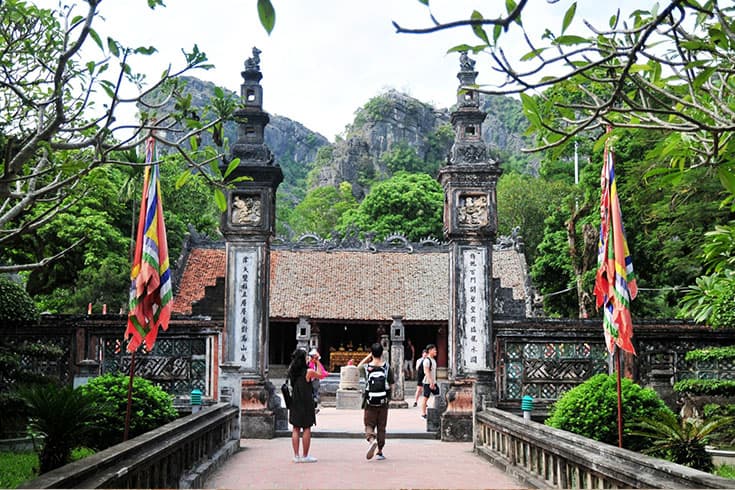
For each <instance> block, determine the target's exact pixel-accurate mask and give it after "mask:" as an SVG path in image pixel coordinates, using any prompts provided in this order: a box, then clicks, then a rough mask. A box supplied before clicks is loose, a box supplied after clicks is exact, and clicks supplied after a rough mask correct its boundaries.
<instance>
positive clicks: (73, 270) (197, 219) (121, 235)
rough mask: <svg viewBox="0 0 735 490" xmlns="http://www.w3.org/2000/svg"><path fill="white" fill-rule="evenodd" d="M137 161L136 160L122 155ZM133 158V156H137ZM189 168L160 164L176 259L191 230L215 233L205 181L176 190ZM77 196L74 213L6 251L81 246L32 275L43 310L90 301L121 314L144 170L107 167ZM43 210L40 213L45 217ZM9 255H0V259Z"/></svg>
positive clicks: (175, 162)
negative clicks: (189, 228) (189, 227)
mask: <svg viewBox="0 0 735 490" xmlns="http://www.w3.org/2000/svg"><path fill="white" fill-rule="evenodd" d="M120 158H121V159H122V158H125V159H126V160H131V159H133V158H131V157H130V156H124V157H123V156H122V155H121V156H120ZM133 160H134V159H133ZM182 171H183V172H185V171H187V170H186V165H185V163H183V161H182V159H181V157H179V156H168V157H165V158H164V161H163V163H162V164H161V195H162V200H163V209H164V211H163V212H164V218H165V222H166V231H167V237H168V244H169V259H170V261H171V263H173V262H175V260H176V259H177V257H178V256H179V254H180V252H181V245H182V243H183V240H184V236H185V234H186V233H187V232H188V225H192V226H193V227H194V228H195V229H196V230H197V231H198V232H200V233H205V234H211V233H214V232H215V230H216V229H217V224H218V219H219V210H218V209H217V207H216V205H215V203H214V201H213V200H212V197H211V189H210V187H209V186H208V184H207V183H206V182H205V181H204V179H203V178H201V177H198V176H196V175H195V176H192V177H191V178H189V179H188V181H187V182H186V185H183V186H182V187H180V188H177V176H178V175H180V174H181V172H182ZM79 186H80V188H84V191H83V194H81V195H80V196H79V197H78V198H77V197H75V198H69V208H68V209H67V210H65V211H60V212H58V213H57V215H56V218H55V219H54V220H52V221H50V222H49V223H47V224H45V225H43V226H41V227H39V228H38V229H36V230H34V231H32V232H29V233H27V234H26V237H25V240H24V242H23V243H22V244H20V245H18V246H16V247H14V248H13V249H8V250H5V251H4V253H6V254H8V256H11V257H20V258H21V260H25V261H35V260H42V258H43V257H47V256H51V255H56V254H59V253H61V251H63V250H64V249H65V248H66V247H69V246H70V245H71V244H73V243H75V242H80V244H79V245H77V246H76V247H73V249H72V250H69V251H67V252H65V253H63V254H62V256H61V257H60V258H59V259H57V260H56V261H54V262H53V263H51V264H49V265H47V266H46V267H43V268H39V269H35V270H33V271H31V272H30V273H29V275H28V289H29V292H30V293H32V294H33V296H34V298H36V300H37V301H38V302H39V304H40V305H41V307H42V309H43V310H44V311H50V312H53V313H75V312H76V313H78V312H80V311H85V309H86V305H87V304H88V303H90V302H91V303H93V304H95V305H98V306H97V308H101V305H102V304H107V305H108V307H109V308H110V310H111V311H115V310H117V309H119V308H121V307H124V306H125V305H126V304H127V300H128V289H129V285H130V267H131V262H132V258H131V255H130V251H131V241H132V240H134V237H135V231H136V227H137V219H138V213H139V209H140V197H141V193H142V191H143V169H142V168H141V167H117V166H104V167H100V168H97V169H95V170H93V171H92V172H90V173H89V174H88V175H87V176H85V177H84V178H83V182H80V183H79ZM44 209H45V208H44V206H42V205H38V206H36V210H35V211H34V212H37V213H41V214H42V213H43V212H44ZM2 255H3V252H0V256H2Z"/></svg>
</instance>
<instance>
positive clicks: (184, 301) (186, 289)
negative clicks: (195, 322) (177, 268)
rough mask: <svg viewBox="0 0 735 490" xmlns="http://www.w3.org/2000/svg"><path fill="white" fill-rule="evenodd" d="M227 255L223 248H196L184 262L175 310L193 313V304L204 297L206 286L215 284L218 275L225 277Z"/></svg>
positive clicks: (175, 311)
mask: <svg viewBox="0 0 735 490" xmlns="http://www.w3.org/2000/svg"><path fill="white" fill-rule="evenodd" d="M226 262H227V255H226V254H225V250H224V249H223V248H220V249H212V248H194V249H192V250H191V251H190V252H189V255H188V257H187V259H186V263H185V264H184V266H183V267H184V270H183V273H182V274H181V279H180V280H179V284H176V285H175V286H178V291H177V292H176V295H175V296H174V305H173V311H174V313H177V314H179V315H191V304H192V303H194V302H195V301H199V300H200V299H202V298H203V297H204V288H206V287H207V286H214V284H215V282H216V281H217V278H218V277H225V263H226Z"/></svg>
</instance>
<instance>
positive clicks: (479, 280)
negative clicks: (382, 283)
mask: <svg viewBox="0 0 735 490" xmlns="http://www.w3.org/2000/svg"><path fill="white" fill-rule="evenodd" d="M474 65H475V61H474V60H472V59H470V58H469V57H468V56H467V53H462V54H461V57H460V72H459V73H458V74H457V77H458V78H459V81H460V87H459V90H458V95H457V106H456V110H455V111H454V112H452V115H451V122H452V126H453V127H454V131H455V140H454V144H453V146H452V149H451V153H450V155H449V159H448V162H447V164H446V165H445V166H444V167H442V168H441V169H440V171H439V182H440V183H441V184H442V187H443V189H444V234H445V236H446V238H447V239H448V240H449V242H450V253H449V257H450V258H449V262H450V272H449V328H448V332H447V343H448V351H449V352H448V360H447V361H448V375H449V381H450V382H449V387H448V391H447V393H446V395H445V396H446V398H447V400H446V401H447V409H446V411H445V412H444V414H442V429H441V435H442V439H444V440H466V441H471V440H472V439H473V436H472V426H473V411H474V410H473V407H474V404H475V403H477V401H476V400H474V391H475V390H474V383H475V382H476V381H477V378H478V372H480V371H483V372H485V371H487V370H492V369H494V364H493V348H492V346H493V343H494V340H495V339H494V335H493V326H492V321H493V311H492V305H493V297H492V296H493V291H492V250H493V248H492V247H493V242H494V241H495V235H496V232H497V205H496V184H497V181H498V178H499V176H500V168H499V166H498V164H497V162H495V161H493V160H492V159H491V158H490V157H489V156H488V154H487V148H486V145H485V143H484V142H483V140H482V123H483V121H484V120H485V117H486V114H485V113H484V112H483V111H481V110H480V94H479V92H477V90H476V89H475V86H476V85H475V84H476V78H477V72H476V71H475V70H474ZM483 379H487V378H486V377H485V376H483Z"/></svg>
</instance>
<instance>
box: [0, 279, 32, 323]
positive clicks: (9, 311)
mask: <svg viewBox="0 0 735 490" xmlns="http://www.w3.org/2000/svg"><path fill="white" fill-rule="evenodd" d="M37 319H38V309H37V308H36V304H35V303H34V302H33V299H32V298H31V296H30V295H29V294H28V293H27V292H26V290H25V289H23V286H21V285H20V284H18V283H16V282H13V281H11V280H10V279H7V278H5V277H0V321H33V320H37Z"/></svg>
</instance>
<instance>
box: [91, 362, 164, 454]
mask: <svg viewBox="0 0 735 490" xmlns="http://www.w3.org/2000/svg"><path fill="white" fill-rule="evenodd" d="M129 381H130V378H129V377H128V375H125V374H118V375H112V374H106V375H104V376H100V377H98V378H95V379H93V380H91V381H90V382H89V383H87V384H86V385H84V386H82V390H83V392H84V393H85V394H86V395H87V396H89V397H90V398H91V400H92V403H93V405H94V406H95V408H96V415H95V417H94V420H93V421H92V422H91V424H92V425H93V426H94V427H95V429H96V430H95V433H94V437H93V438H92V439H91V440H89V441H88V442H87V446H89V447H92V448H95V449H105V448H107V447H110V446H113V445H115V444H119V443H120V442H122V439H123V433H124V430H125V411H126V407H127V403H128V383H129ZM177 416H178V413H177V412H176V410H175V409H174V405H173V399H172V397H171V395H169V394H168V393H166V392H165V391H163V389H161V388H160V387H159V386H156V385H154V384H153V383H151V382H150V381H148V380H147V379H144V378H140V377H137V376H136V377H134V378H133V396H132V408H131V416H130V430H129V433H128V438H133V437H135V436H138V435H140V434H144V433H146V432H148V431H150V430H153V429H155V428H157V427H160V426H162V425H164V424H167V423H168V422H171V421H172V420H174V419H176V417H177Z"/></svg>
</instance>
